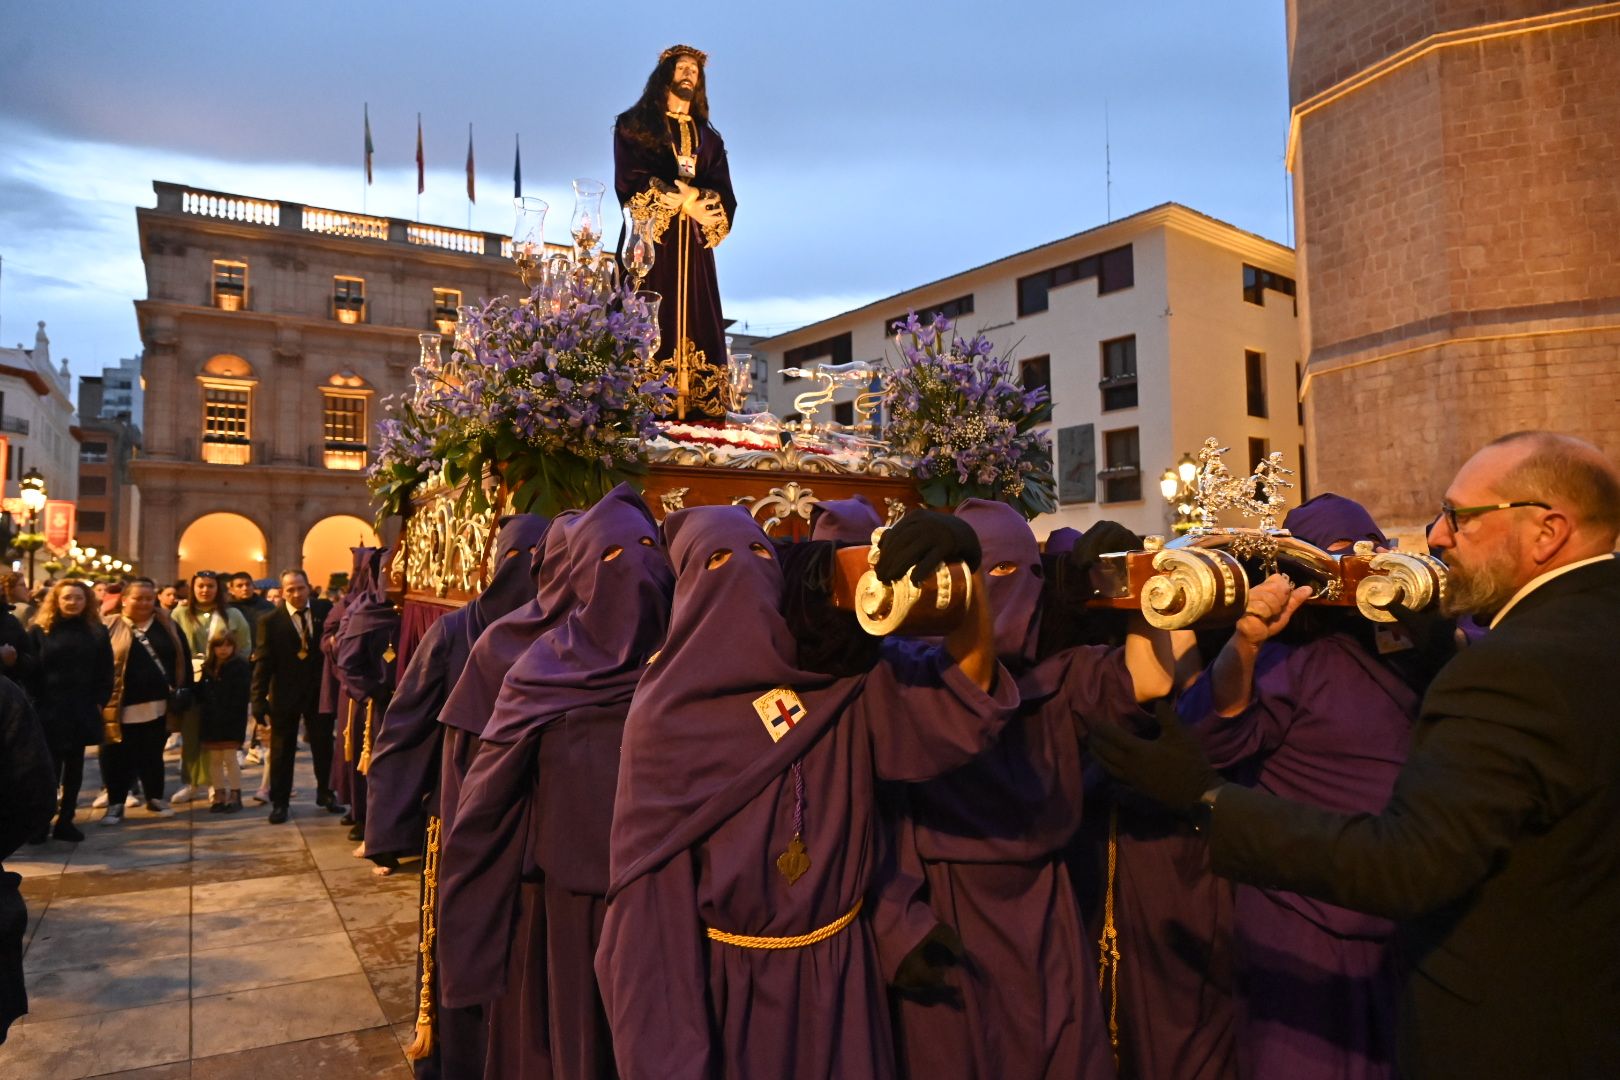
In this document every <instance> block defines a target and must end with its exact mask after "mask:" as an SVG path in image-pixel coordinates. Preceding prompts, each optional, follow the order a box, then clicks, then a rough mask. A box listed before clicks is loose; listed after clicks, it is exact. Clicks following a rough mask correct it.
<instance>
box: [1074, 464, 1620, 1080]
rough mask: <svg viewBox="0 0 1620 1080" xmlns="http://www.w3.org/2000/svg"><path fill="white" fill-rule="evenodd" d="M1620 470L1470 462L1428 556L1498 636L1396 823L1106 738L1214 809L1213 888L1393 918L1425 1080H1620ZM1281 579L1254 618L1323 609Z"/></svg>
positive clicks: (1405, 1028) (1415, 773) (1118, 765)
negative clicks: (1618, 691) (1618, 548)
mask: <svg viewBox="0 0 1620 1080" xmlns="http://www.w3.org/2000/svg"><path fill="white" fill-rule="evenodd" d="M1617 536H1620V471H1617V470H1616V468H1615V466H1614V463H1613V462H1611V461H1610V460H1608V459H1607V458H1606V457H1604V455H1603V454H1602V453H1601V452H1600V451H1598V450H1597V449H1596V448H1594V447H1592V446H1591V445H1589V444H1587V443H1585V442H1582V441H1581V440H1579V439H1575V438H1571V437H1569V436H1566V435H1555V434H1550V433H1546V432H1520V433H1517V434H1514V435H1508V436H1504V437H1503V438H1501V439H1498V440H1497V441H1495V442H1493V443H1491V444H1490V445H1488V446H1486V447H1485V448H1484V449H1482V450H1480V451H1479V452H1478V453H1477V454H1475V455H1474V456H1473V457H1472V458H1470V459H1469V461H1468V462H1467V463H1466V464H1465V465H1464V466H1463V467H1462V469H1461V470H1460V471H1459V472H1458V473H1457V476H1456V478H1455V479H1454V480H1453V481H1452V482H1451V485H1450V487H1449V488H1447V490H1446V494H1445V501H1444V502H1443V504H1442V508H1441V515H1440V519H1439V521H1438V522H1437V523H1436V525H1435V526H1434V529H1433V531H1432V532H1431V534H1430V543H1431V544H1432V545H1433V546H1434V547H1435V548H1437V549H1439V550H1440V551H1441V552H1442V554H1443V556H1444V558H1445V561H1446V563H1447V565H1448V566H1449V567H1450V581H1449V582H1448V590H1447V596H1446V601H1445V608H1446V610H1447V612H1448V613H1451V614H1463V613H1465V612H1468V613H1475V614H1478V615H1481V616H1483V617H1487V618H1489V619H1490V620H1491V630H1490V632H1489V633H1488V634H1487V635H1486V636H1485V637H1484V639H1483V640H1482V641H1480V642H1479V643H1478V644H1475V645H1473V646H1470V647H1469V648H1466V649H1464V650H1463V651H1462V652H1461V653H1459V654H1458V656H1457V657H1456V658H1455V659H1454V660H1452V661H1451V663H1449V664H1448V665H1446V667H1445V668H1444V669H1442V670H1441V671H1440V673H1439V674H1438V675H1437V676H1436V678H1435V680H1434V682H1433V684H1432V685H1431V686H1430V687H1429V691H1428V694H1427V695H1426V696H1425V698H1424V701H1423V705H1422V709H1421V713H1420V716H1419V719H1418V722H1417V725H1416V727H1415V728H1414V730H1413V739H1412V751H1411V756H1410V758H1409V759H1408V761H1407V763H1406V766H1405V768H1404V769H1403V770H1402V771H1401V774H1400V776H1399V778H1398V779H1397V781H1396V785H1395V791H1394V793H1393V794H1392V795H1391V797H1390V800H1389V804H1388V805H1387V806H1386V807H1385V808H1384V810H1383V812H1382V813H1380V814H1378V815H1376V816H1375V815H1371V814H1356V815H1349V814H1337V813H1331V812H1328V811H1324V810H1318V809H1315V808H1311V807H1306V806H1302V805H1300V804H1298V803H1292V802H1287V801H1285V800H1282V799H1278V798H1276V797H1275V796H1272V795H1269V794H1266V793H1265V792H1263V791H1260V790H1254V789H1249V788H1244V787H1240V786H1238V785H1235V784H1224V783H1223V782H1222V780H1221V778H1220V777H1219V776H1218V775H1217V774H1216V773H1214V772H1213V770H1211V769H1210V768H1209V766H1208V764H1207V763H1206V762H1205V760H1204V758H1203V757H1202V755H1201V754H1200V753H1199V752H1198V750H1197V748H1196V745H1195V743H1194V742H1193V740H1192V739H1191V737H1190V736H1188V735H1187V733H1186V732H1184V731H1183V730H1182V729H1181V728H1180V727H1179V726H1177V725H1176V724H1175V722H1174V720H1173V719H1170V720H1167V721H1166V724H1165V728H1164V731H1163V732H1162V733H1161V735H1160V737H1159V738H1158V739H1156V740H1153V741H1151V742H1150V741H1147V740H1143V739H1138V738H1136V737H1135V736H1132V735H1130V734H1129V733H1119V734H1115V733H1113V732H1106V731H1102V730H1100V729H1099V730H1094V731H1093V732H1092V734H1091V748H1092V751H1093V752H1094V753H1095V754H1096V755H1097V756H1098V757H1099V758H1100V759H1101V760H1102V761H1103V763H1104V765H1105V766H1107V767H1108V768H1109V770H1110V771H1112V772H1114V773H1115V774H1116V775H1117V776H1119V777H1121V778H1122V779H1124V780H1126V781H1127V782H1129V783H1131V784H1133V785H1135V786H1137V787H1139V788H1141V789H1142V790H1143V791H1144V792H1146V793H1148V794H1149V795H1151V796H1153V797H1154V798H1156V799H1158V800H1159V801H1160V802H1163V803H1165V804H1167V805H1169V806H1173V807H1178V808H1181V809H1184V810H1187V811H1188V812H1190V813H1195V814H1198V815H1200V817H1201V818H1202V819H1203V820H1204V823H1205V827H1206V829H1207V831H1208V834H1209V840H1210V853H1211V859H1212V862H1213V865H1214V869H1215V870H1216V872H1217V873H1220V874H1224V875H1226V876H1228V877H1231V878H1234V879H1236V880H1239V881H1245V882H1250V883H1252V884H1256V885H1262V886H1267V887H1270V888H1281V889H1288V890H1291V891H1294V892H1298V893H1303V894H1305V895H1308V896H1314V897H1318V898H1320V899H1323V900H1327V901H1330V902H1332V903H1335V904H1340V905H1342V906H1345V907H1349V908H1355V909H1358V910H1361V911H1366V912H1370V913H1372V914H1376V915H1383V916H1386V917H1388V918H1392V919H1395V920H1397V921H1398V923H1399V929H1400V937H1399V940H1400V944H1401V948H1402V951H1403V953H1404V955H1405V960H1406V961H1407V965H1408V968H1409V971H1408V973H1407V975H1406V979H1405V983H1404V986H1403V988H1402V994H1401V1002H1400V1033H1399V1061H1400V1067H1401V1071H1402V1073H1403V1074H1404V1075H1407V1076H1413V1077H1453V1076H1455V1077H1469V1078H1482V1077H1513V1078H1521V1077H1529V1076H1535V1077H1560V1078H1563V1077H1615V1076H1620V932H1617V930H1616V927H1617V926H1620V827H1617V824H1616V823H1617V822H1620V709H1617V707H1616V705H1615V699H1614V690H1613V685H1614V684H1613V682H1612V679H1613V678H1614V676H1615V674H1616V672H1620V562H1617V561H1616V558H1615V555H1614V554H1613V552H1614V547H1615V539H1616V537H1617ZM1307 592H1308V591H1307V590H1305V589H1291V588H1290V587H1289V584H1288V582H1287V581H1286V579H1281V578H1273V579H1272V580H1271V581H1269V582H1267V583H1266V584H1265V585H1263V586H1260V587H1257V588H1256V589H1255V590H1254V591H1253V592H1251V594H1250V602H1249V605H1248V609H1247V610H1246V613H1245V615H1244V618H1245V619H1254V620H1257V621H1258V623H1259V624H1262V625H1264V626H1265V627H1266V628H1268V629H1269V630H1271V631H1272V632H1273V633H1274V632H1276V631H1279V630H1281V628H1282V627H1283V626H1285V625H1286V624H1287V622H1288V618H1289V616H1290V615H1291V614H1292V612H1293V610H1294V609H1295V608H1297V607H1298V605H1299V604H1300V603H1301V602H1302V601H1303V600H1304V599H1305V596H1306V594H1307Z"/></svg>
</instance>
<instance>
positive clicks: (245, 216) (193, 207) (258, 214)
mask: <svg viewBox="0 0 1620 1080" xmlns="http://www.w3.org/2000/svg"><path fill="white" fill-rule="evenodd" d="M180 210H181V212H182V213H187V214H199V215H201V216H202V217H213V218H224V219H225V220H226V221H246V222H248V223H250V224H253V225H280V224H281V204H280V203H278V202H271V201H270V200H268V199H252V198H248V197H247V196H246V195H225V194H222V193H220V192H217V191H185V192H182V193H181V195H180Z"/></svg>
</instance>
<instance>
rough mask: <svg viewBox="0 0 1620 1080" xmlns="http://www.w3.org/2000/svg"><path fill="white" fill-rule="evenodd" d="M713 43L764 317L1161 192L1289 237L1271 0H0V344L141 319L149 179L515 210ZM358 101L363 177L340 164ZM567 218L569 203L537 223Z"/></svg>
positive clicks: (756, 305)
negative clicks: (471, 177)
mask: <svg viewBox="0 0 1620 1080" xmlns="http://www.w3.org/2000/svg"><path fill="white" fill-rule="evenodd" d="M677 41H683V42H690V43H692V44H695V45H697V46H698V47H700V48H703V49H705V50H706V51H707V52H708V53H709V57H710V60H709V67H708V78H709V95H710V103H711V106H712V108H713V119H714V122H715V124H716V126H717V127H718V128H719V129H720V131H721V132H722V134H723V135H724V136H725V138H726V143H727V146H728V148H729V151H730V158H731V169H732V176H733V180H734V182H735V185H736V188H737V196H738V201H739V208H738V213H737V219H736V222H735V226H734V228H733V231H732V233H731V235H730V237H729V238H728V239H727V240H726V242H725V244H723V245H722V246H721V248H720V250H719V252H718V257H719V265H720V284H721V292H722V295H723V298H724V304H725V309H726V313H727V315H728V316H730V317H732V318H734V319H737V320H738V321H739V327H738V328H739V329H741V328H742V325H741V324H742V323H746V324H747V328H748V329H749V330H751V331H753V332H765V333H771V332H778V331H782V330H787V329H790V328H792V327H794V326H797V325H801V324H803V323H805V322H809V321H813V320H814V319H816V318H820V317H824V316H827V315H831V314H835V313H837V312H839V311H843V310H845V309H847V308H850V307H853V306H856V305H858V304H862V303H865V302H868V301H870V300H873V299H876V298H878V297H881V296H884V295H887V294H890V293H893V292H897V291H900V290H902V289H905V288H907V287H910V286H912V285H916V284H919V283H921V282H924V281H929V280H932V279H934V278H938V277H941V276H944V275H947V274H950V273H953V272H955V271H957V270H961V269H965V268H968V267H971V266H975V265H978V264H980V263H983V262H986V261H989V260H991V259H995V258H998V257H1000V256H1002V255H1006V254H1009V253H1011V252H1014V251H1019V250H1022V249H1024V248H1027V247H1031V246H1033V245H1036V244H1039V243H1043V242H1046V241H1048V240H1052V239H1055V238H1057V237H1060V236H1064V235H1067V234H1069V233H1072V232H1077V231H1079V230H1081V229H1085V228H1089V227H1091V226H1093V225H1096V224H1098V223H1100V222H1102V221H1103V220H1105V218H1106V217H1107V195H1106V191H1105V184H1104V113H1105V101H1106V112H1107V117H1108V129H1109V135H1110V138H1109V142H1110V144H1111V148H1112V153H1111V157H1112V175H1113V189H1112V210H1113V216H1114V217H1120V216H1123V215H1125V214H1129V213H1132V212H1134V211H1136V210H1140V209H1143V208H1144V207H1148V206H1152V205H1155V204H1157V203H1160V202H1164V201H1166V200H1175V201H1178V202H1182V203H1185V204H1187V205H1189V206H1192V207H1194V208H1196V209H1198V210H1201V211H1203V212H1205V213H1208V214H1212V215H1214V216H1216V217H1219V218H1223V219H1225V220H1227V221H1230V222H1232V223H1233V224H1236V225H1238V226H1241V227H1243V228H1246V229H1250V230H1252V231H1254V232H1258V233H1261V234H1262V235H1265V236H1269V237H1272V238H1273V239H1277V240H1281V241H1285V242H1286V241H1287V240H1289V239H1290V237H1289V224H1288V208H1287V187H1286V179H1285V175H1284V172H1283V167H1282V153H1283V141H1284V136H1285V133H1286V127H1287V108H1288V106H1287V87H1286V43H1285V27H1284V12H1283V4H1282V2H1281V0H1228V2H1226V3H1220V4H1213V3H1209V2H1208V0H1201V2H1200V0H1174V2H1170V0H1166V2H1150V0H1139V2H1137V3H1134V4H1125V5H1120V4H1113V5H1103V4H1097V3H1093V2H1091V0H1084V2H1077V0H1069V2H1055V3H1046V2H1038V3H1028V2H1020V3H1002V4H987V3H983V2H978V3H961V2H956V0H943V2H942V0H935V2H932V3H921V2H916V3H913V2H909V0H908V2H904V3H894V2H867V3H845V2H842V0H835V2H830V3H820V4H811V5H799V4H763V3H749V4H744V3H734V2H731V0H717V2H712V3H710V4H708V5H702V6H697V5H689V4H683V5H675V4H665V5H655V4H648V3H642V2H639V0H636V2H629V3H624V4H619V5H601V4H585V3H578V4H573V5H557V4H547V3H527V4H523V3H508V2H484V3H477V2H468V3H463V4H459V5H451V4H426V3H418V2H414V0H401V2H393V3H382V2H376V0H359V2H352V3H349V4H346V5H342V6H339V5H334V4H331V3H314V2H308V0H280V2H278V3H275V4H265V5H225V4H220V3H218V2H217V0H216V2H213V3H198V2H193V0H169V2H166V3H162V4H156V3H145V4H140V3H130V2H124V0H99V2H84V0H52V2H51V3H25V2H23V0H0V258H3V259H4V271H3V278H0V342H3V343H5V344H15V343H17V342H19V341H21V342H25V343H28V344H31V343H32V341H33V330H34V323H35V321H36V320H39V319H44V320H46V322H47V323H48V324H49V325H48V333H49V334H50V336H51V342H52V346H51V347H52V353H53V355H54V356H55V357H56V358H57V359H58V360H59V359H60V358H61V357H63V356H68V357H71V358H72V361H73V363H72V367H73V371H74V373H75V374H86V373H90V372H92V371H95V370H99V368H100V367H101V366H102V365H103V364H110V363H113V362H114V361H116V359H117V358H118V357H120V356H126V355H133V353H134V352H135V351H136V350H138V349H139V347H140V340H139V334H138V331H137V328H136V324H135V316H134V309H133V307H132V306H131V301H133V300H136V299H139V298H141V297H142V296H144V295H145V281H144V276H143V274H142V270H141V262H140V254H139V252H138V250H137V242H136V229H135V212H134V208H135V207H136V206H137V205H140V206H150V205H152V203H153V194H152V187H151V183H152V181H153V180H154V179H161V180H172V181H176V182H180V183H187V184H194V185H198V186H203V187H209V188H214V189H219V190H225V191H233V192H239V193H242V194H248V195H259V196H266V197H271V198H282V199H289V200H294V201H305V202H310V203H315V204H319V205H324V206H330V207H334V208H339V209H359V208H360V206H361V201H362V196H363V195H364V197H365V199H366V203H367V206H368V208H369V209H370V210H371V211H372V212H373V213H384V214H392V215H395V216H399V217H407V218H408V217H412V216H413V215H414V214H415V212H416V191H415V162H414V154H415V140H416V114H417V113H418V112H421V114H422V118H423V125H424V133H425V141H426V153H427V162H428V176H427V193H426V194H425V195H424V196H423V198H422V209H421V215H422V219H423V220H425V221H432V222H438V223H443V224H448V225H454V226H464V225H465V224H466V223H467V211H468V207H467V201H466V197H465V187H464V176H463V166H464V162H465V159H466V153H467V125H468V123H469V122H470V123H472V124H473V126H474V133H475V145H476V152H477V161H478V192H479V202H478V204H477V205H476V207H474V208H473V212H472V223H473V225H474V227H476V228H479V229H485V230H489V231H491V232H510V231H511V227H512V218H511V213H510V196H511V174H512V144H513V136H514V134H521V136H522V140H523V176H524V192H525V194H528V195H539V196H541V197H542V198H545V199H547V200H548V201H550V202H551V203H552V206H553V207H554V214H555V213H556V212H557V211H556V209H555V208H560V209H561V214H562V215H563V216H566V213H567V208H568V207H569V206H570V205H571V196H570V195H569V194H568V183H569V180H571V179H572V178H573V177H576V176H588V177H596V178H599V179H602V180H604V181H611V179H612V176H611V172H612V147H611V144H610V132H611V125H612V119H613V116H614V115H615V114H616V113H617V112H619V111H620V110H622V109H623V108H625V107H626V106H627V105H629V104H630V103H631V102H632V101H633V100H634V99H635V97H636V95H637V94H638V93H639V92H640V89H641V86H642V84H643V83H644V82H645V80H646V77H647V74H648V72H649V71H650V70H651V68H652V66H653V64H654V63H655V62H656V60H657V57H658V53H659V51H660V50H661V49H662V48H663V47H664V46H666V45H669V44H673V43H675V42H677ZM367 102H369V104H370V110H371V125H372V133H373V140H374V142H375V145H376V150H377V156H376V182H375V184H374V185H373V186H372V187H371V188H370V189H369V190H367V189H365V187H364V182H363V175H362V171H361V145H362V143H361V138H362V135H361V109H362V105H363V104H364V103H367ZM559 233H560V230H559Z"/></svg>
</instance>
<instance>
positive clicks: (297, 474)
mask: <svg viewBox="0 0 1620 1080" xmlns="http://www.w3.org/2000/svg"><path fill="white" fill-rule="evenodd" d="M153 186H154V188H155V189H156V192H157V205H156V206H155V207H153V208H138V209H137V210H136V219H137V221H138V223H139V229H140V244H141V256H142V259H143V260H144V262H145V265H146V278H147V298H146V299H144V300H139V301H136V303H135V308H136V313H137V316H138V318H139V322H140V330H141V341H142V344H143V346H144V348H145V350H146V358H145V365H144V369H143V381H144V384H145V392H144V398H145V401H144V417H143V420H144V423H143V424H142V428H143V435H144V445H143V448H142V451H141V453H140V455H139V456H138V457H137V458H136V459H135V461H134V463H133V468H132V473H133V477H134V481H135V483H136V484H137V485H138V487H139V489H140V497H141V512H140V557H141V564H142V567H143V569H145V570H146V571H147V572H148V573H149V574H151V575H153V576H154V577H157V578H159V579H164V578H173V577H175V576H176V575H178V574H184V573H188V572H190V571H191V570H194V569H198V568H211V569H218V570H247V571H249V572H250V573H253V574H255V575H256V576H266V575H272V574H274V573H275V572H277V571H279V570H281V569H282V568H285V567H289V566H298V565H300V564H305V565H306V569H308V570H309V571H310V576H311V580H312V581H313V582H315V583H316V584H317V585H319V584H321V583H323V582H324V581H325V578H326V574H327V573H328V572H329V571H330V570H332V569H340V568H341V569H345V570H346V569H347V563H348V556H347V552H346V548H347V547H348V546H349V545H351V544H353V543H355V542H357V541H359V540H361V539H364V538H368V534H369V522H370V521H371V518H372V513H373V511H372V508H371V504H370V499H369V495H368V492H367V490H366V486H365V480H364V471H363V470H364V469H365V467H366V466H367V465H368V464H369V462H370V460H371V455H372V453H373V452H374V449H375V445H376V437H375V429H376V424H377V421H378V419H379V418H380V416H381V413H382V402H383V399H384V398H386V397H387V396H389V395H391V394H396V393H399V392H400V391H402V390H403V389H405V388H406V387H408V386H409V384H410V378H411V369H412V368H413V367H414V366H415V365H416V363H417V361H418V358H419V356H420V345H419V343H418V340H417V339H418V335H419V334H421V333H424V332H438V331H444V332H445V342H444V344H445V348H446V350H448V348H449V344H450V341H449V332H450V331H451V330H453V327H454V320H455V317H456V316H455V308H456V307H457V305H459V304H474V303H478V302H481V301H482V300H483V299H485V298H486V297H489V296H492V295H496V294H501V293H510V292H511V291H512V290H513V289H514V288H515V287H516V285H517V277H516V274H515V273H514V270H513V267H512V264H511V261H510V260H509V259H507V258H504V257H503V252H504V251H506V250H508V246H509V244H510V240H508V239H507V238H503V237H501V236H497V235H494V234H488V233H476V232H466V231H463V230H459V229H451V228H443V227H439V226H432V225H421V224H417V223H414V222H407V221H402V220H398V219H392V218H379V217H371V216H367V215H364V214H354V213H347V212H343V211H336V210H328V209H323V208H320V207H313V206H304V205H300V204H296V203H290V202H282V201H278V200H272V199H261V198H254V197H248V196H242V195H232V194H227V193H222V192H212V191H202V190H199V189H195V188H189V187H185V186H182V185H177V184H169V183H162V182H158V183H155V184H154V185H153ZM317 556H318V557H317Z"/></svg>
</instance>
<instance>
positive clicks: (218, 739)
mask: <svg viewBox="0 0 1620 1080" xmlns="http://www.w3.org/2000/svg"><path fill="white" fill-rule="evenodd" d="M252 681H253V669H252V667H251V666H250V665H249V664H248V662H247V660H246V659H245V658H244V657H241V656H238V655H237V652H236V641H235V639H233V638H232V637H231V633H230V630H229V629H228V628H227V627H225V626H224V625H223V624H219V625H218V628H217V629H216V630H215V632H214V633H213V635H212V636H210V637H209V639H208V658H207V659H206V660H204V661H203V665H202V676H201V679H200V680H199V682H198V683H197V698H198V702H199V704H200V705H201V708H202V721H201V723H200V724H199V726H198V730H199V733H200V734H201V737H202V746H203V750H204V752H205V753H206V754H207V755H208V782H209V784H210V785H212V787H213V792H214V794H213V800H212V805H210V806H209V808H208V812H209V813H211V814H234V813H236V812H237V811H238V810H240V809H242V767H241V765H240V764H239V763H238V762H237V760H236V751H237V748H238V747H240V746H241V744H242V717H243V716H244V715H245V714H246V713H247V708H248V695H249V689H250V685H251V683H252Z"/></svg>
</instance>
